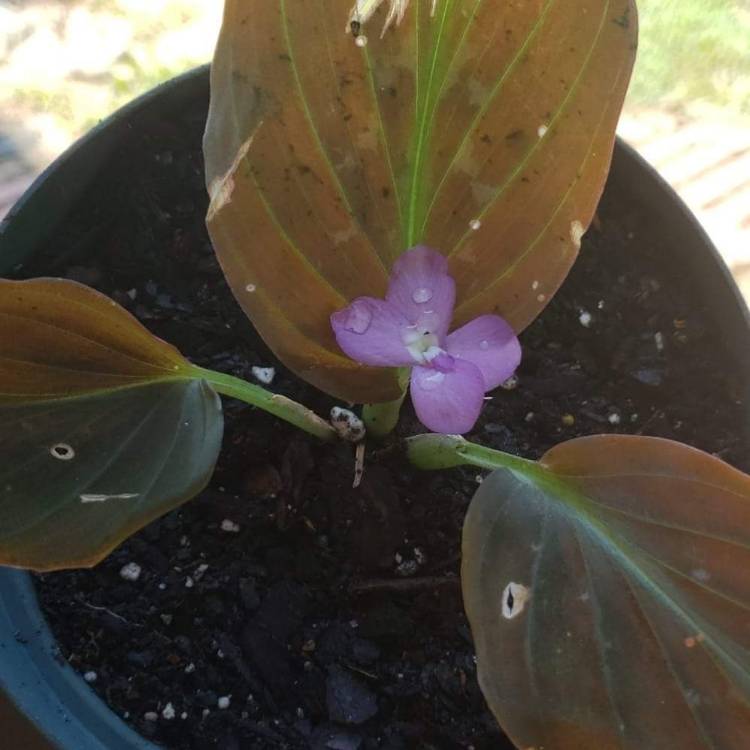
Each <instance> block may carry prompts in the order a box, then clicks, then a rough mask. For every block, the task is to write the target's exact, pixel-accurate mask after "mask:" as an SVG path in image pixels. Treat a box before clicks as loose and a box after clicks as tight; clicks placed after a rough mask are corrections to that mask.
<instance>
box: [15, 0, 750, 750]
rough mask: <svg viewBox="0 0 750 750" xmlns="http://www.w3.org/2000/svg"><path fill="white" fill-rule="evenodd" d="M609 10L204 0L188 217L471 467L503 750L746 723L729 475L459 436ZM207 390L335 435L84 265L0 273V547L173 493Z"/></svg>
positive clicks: (627, 6) (560, 271)
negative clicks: (12, 277)
mask: <svg viewBox="0 0 750 750" xmlns="http://www.w3.org/2000/svg"><path fill="white" fill-rule="evenodd" d="M636 26H637V22H636V12H635V6H634V3H633V2H632V0H566V1H565V2H563V1H562V0H526V1H525V2H516V1H515V0H507V2H506V1H505V0H503V2H490V0H437V2H433V0H411V2H408V0H357V1H356V2H355V3H354V5H353V6H352V3H351V0H320V1H318V2H309V1H307V2H301V1H300V0H274V1H273V2H270V1H268V0H262V1H261V0H227V1H226V6H225V13H224V23H223V26H222V31H221V35H220V39H219V43H218V46H217V50H216V55H215V59H214V63H213V66H212V71H211V87H212V90H211V105H210V111H209V118H208V123H207V128H206V133H205V140H204V151H205V156H206V178H207V186H208V190H209V194H210V198H211V202H210V208H209V212H208V216H207V224H208V228H209V232H210V234H211V238H212V241H213V243H214V246H215V249H216V252H217V254H218V257H219V259H220V261H221V264H222V267H223V269H224V271H225V273H226V276H227V279H228V281H229V283H230V285H231V287H232V290H233V292H234V294H235V296H236V297H237V299H238V301H239V303H240V304H241V306H242V307H243V309H244V310H245V312H246V313H247V314H248V316H249V318H250V319H251V320H252V323H253V325H254V326H255V327H256V328H257V330H258V331H259V332H260V334H261V335H262V336H263V338H264V339H265V340H266V342H267V343H268V344H269V346H270V347H271V348H272V349H273V350H274V352H275V353H276V355H277V356H278V357H279V359H280V360H281V361H282V362H284V363H285V364H286V365H287V366H288V367H289V368H290V369H291V370H292V371H294V372H295V373H296V374H297V375H299V377H301V378H304V379H305V380H308V381H309V382H310V383H312V384H314V385H316V386H317V387H319V388H321V389H322V390H324V391H326V392H327V393H329V394H330V395H332V396H334V397H336V398H338V399H341V400H343V401H348V402H354V403H360V404H364V405H365V406H364V409H363V417H364V420H365V423H366V425H367V430H368V433H369V435H370V438H371V439H373V438H375V437H381V438H385V439H388V433H389V432H390V431H391V430H392V429H393V427H394V425H395V423H396V421H397V419H398V413H399V409H400V407H401V404H402V402H403V400H404V398H405V395H406V392H407V387H408V388H410V390H411V398H412V401H413V403H414V407H415V410H416V412H417V415H418V416H419V418H420V420H421V421H422V422H423V423H424V424H425V425H426V426H427V427H428V428H429V429H431V430H433V434H426V435H417V436H413V437H411V438H409V439H408V440H407V444H406V454H407V456H408V458H409V459H410V460H411V462H412V463H413V464H414V465H415V466H416V467H419V468H421V469H442V468H449V467H451V466H457V465H461V464H470V465H473V466H478V467H482V468H485V469H490V470H492V473H491V474H490V476H489V477H488V478H487V479H486V480H485V481H484V482H483V484H482V485H481V487H480V489H479V491H478V492H477V494H476V496H475V497H474V499H473V501H472V503H471V506H470V509H469V512H468V516H467V519H466V523H465V527H464V535H463V568H462V581H463V592H464V599H465V604H466V610H467V613H468V616H469V619H470V622H471V626H472V631H473V635H474V639H475V643H476V649H477V655H478V660H479V661H478V664H479V678H480V683H481V686H482V689H483V691H484V694H485V696H486V698H487V701H488V703H489V705H490V707H491V709H492V710H493V712H494V714H495V716H496V717H497V718H498V720H499V722H500V723H501V724H502V726H503V727H504V729H505V730H506V732H507V733H508V734H509V736H510V737H511V738H512V739H513V741H514V742H515V743H516V744H517V746H518V747H519V748H524V749H525V750H529V749H530V748H535V750H542V748H544V749H545V750H552V749H554V750H593V749H594V748H596V750H609V749H612V750H615V749H617V750H631V749H632V750H635V749H636V748H638V749H639V750H640V749H641V748H649V750H662V749H664V750H666V749H667V748H669V749H670V750H671V749H672V748H676V747H679V748H680V749H681V750H699V749H703V750H707V749H709V748H710V749H716V748H722V750H743V749H744V748H746V747H747V738H748V737H750V711H749V710H748V699H749V698H750V656H749V652H748V648H750V575H748V573H747V571H748V570H750V533H749V530H750V479H749V478H748V477H747V476H746V475H744V474H742V473H740V472H739V471H737V470H735V469H733V468H731V467H730V466H728V465H726V464H724V463H722V462H721V461H719V460H718V459H716V458H713V457H711V456H708V455H706V454H704V453H701V452H699V451H697V450H694V449H692V448H689V447H686V446H682V445H678V444H676V443H672V442H669V441H664V440H658V439H655V438H644V437H625V436H596V437H590V438H583V439H578V440H574V441H571V442H569V443H564V444H562V445H559V446H557V447H556V448H554V449H552V450H551V451H549V452H548V453H547V454H546V455H545V456H543V457H542V459H541V460H539V461H536V462H535V461H529V460H526V459H522V458H519V457H517V456H512V455H508V454H504V453H500V452H498V451H494V450H491V449H488V448H484V447H482V446H480V445H477V444H474V443H471V442H469V441H467V440H465V439H464V438H462V437H460V435H459V434H456V433H466V432H469V431H470V430H471V428H472V426H473V424H474V422H475V421H476V419H477V416H478V415H479V412H480V410H481V407H482V403H483V399H484V396H485V393H486V392H487V391H489V390H491V389H493V388H495V387H496V386H497V385H498V384H500V383H501V382H502V381H503V380H505V379H506V378H508V377H509V376H510V375H511V374H512V373H513V371H514V370H515V368H516V367H517V366H518V363H519V360H520V357H521V351H520V346H519V344H518V339H517V337H516V336H517V334H518V333H519V332H520V331H521V330H522V329H523V328H524V327H525V326H526V325H528V323H529V322H530V321H532V320H533V319H534V318H535V317H536V316H537V315H538V314H539V313H540V312H541V310H542V309H543V308H544V307H545V306H546V304H547V303H548V302H549V300H550V298H551V297H552V296H553V294H554V293H555V291H556V290H557V288H558V287H559V285H560V284H561V283H562V281H563V279H564V278H565V276H566V274H567V272H568V270H569V268H570V266H571V264H572V263H573V261H574V260H575V257H576V255H577V252H578V249H579V247H580V243H581V237H582V235H583V233H584V231H585V229H586V228H587V227H588V225H589V222H590V221H591V219H592V216H593V212H594V210H595V207H596V204H597V201H598V199H599V196H600V193H601V190H602V186H603V183H604V179H605V177H606V174H607V171H608V168H609V162H610V158H611V153H612V147H613V140H614V129H615V124H616V121H617V118H618V115H619V112H620V108H621V105H622V100H623V96H624V93H625V89H626V86H627V82H628V78H629V75H630V71H631V67H632V63H633V59H634V54H635V46H636V36H637V30H636ZM218 394H222V395H225V396H231V397H234V398H239V399H242V400H244V401H246V402H248V403H250V404H253V405H254V406H256V407H258V408H261V409H265V410H267V411H270V412H271V413H273V414H276V415H277V416H279V417H280V418H282V419H285V420H287V421H288V422H290V423H292V424H294V425H296V426H298V427H300V428H301V429H303V430H306V431H307V432H309V433H311V434H313V435H315V436H316V437H317V438H320V439H322V440H337V439H339V437H338V435H339V433H338V432H337V430H335V429H334V427H333V425H332V424H331V423H329V422H327V421H326V420H324V419H322V418H320V417H317V416H316V415H315V414H313V413H312V412H310V411H309V410H308V409H306V408H305V407H304V406H302V405H300V404H296V403H294V402H291V401H289V400H288V399H285V398H283V397H282V396H279V395H275V394H273V393H270V392H269V391H267V390H264V389H263V388H260V387H259V386H256V385H251V384H249V383H245V382H243V381H241V380H238V379H236V378H233V377H231V376H228V375H225V374H221V373H216V372H212V371H208V370H205V369H202V368H199V367H196V366H195V365H192V364H191V363H190V362H188V361H187V360H186V359H185V358H184V357H182V356H181V355H180V354H179V352H177V351H176V350H175V349H174V348H173V347H171V346H170V345H168V344H166V343H165V342H163V341H160V340H158V339H156V338H154V337H153V336H152V335H151V334H149V333H148V331H146V330H145V329H144V328H143V327H142V326H141V325H140V324H139V323H138V322H137V321H136V320H135V319H133V318H132V317H131V316H130V315H129V314H128V313H127V312H125V311H124V310H122V309H121V308H120V307H118V306H117V305H116V304H115V303H114V302H112V301H111V300H109V299H107V298H106V297H104V296H102V295H100V294H99V293H97V292H95V291H93V290H91V289H89V288H87V287H84V286H81V285H79V284H75V283H73V282H69V281H63V280H56V279H35V280H31V281H2V282H0V415H1V416H2V421H3V425H4V430H3V434H2V436H0V445H2V455H3V465H2V467H1V468H0V561H2V562H3V563H4V564H7V565H15V566H23V567H28V568H33V569H36V570H49V569H57V568H65V567H74V566H88V565H93V564H95V563H96V562H98V561H99V560H101V559H102V557H104V556H105V555H106V554H107V553H108V552H109V551H110V550H111V549H112V548H113V547H115V546H116V545H117V544H119V543H120V542H121V541H122V540H123V539H124V538H125V537H127V536H128V535H129V534H131V533H133V532H135V531H136V530H137V529H139V528H141V527H142V526H144V525H145V524H146V523H148V522H149V521H150V520H151V519H153V518H155V517H157V516H159V515H161V514H163V513H165V512H166V511H168V510H170V509H171V508H174V507H176V506H177V505H179V504H180V503H182V502H185V501H186V500H187V499H189V498H190V497H192V496H193V495H195V494H196V493H197V492H199V491H200V490H201V489H202V488H203V486H204V485H205V484H206V482H207V481H208V480H209V478H210V475H211V472H212V470H213V466H214V463H215V461H216V457H217V455H218V451H219V448H220V443H221V435H222V411H221V403H220V399H219V395H218ZM500 397H502V396H500ZM341 413H342V412H340V411H339V412H337V420H336V426H337V427H338V428H340V427H341V419H340V416H341ZM357 430H359V427H357ZM352 434H353V433H352V431H351V430H350V431H349V435H350V436H351V435H352ZM360 437H361V430H360V431H359V432H358V433H357V434H356V435H355V439H357V440H358V439H359V438H360ZM396 445H398V443H396ZM360 447H361V443H360ZM360 452H361V451H360Z"/></svg>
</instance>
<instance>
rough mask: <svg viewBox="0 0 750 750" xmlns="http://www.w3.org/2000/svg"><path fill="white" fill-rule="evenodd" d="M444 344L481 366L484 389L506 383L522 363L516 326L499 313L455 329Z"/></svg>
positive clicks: (457, 355) (455, 353)
mask: <svg viewBox="0 0 750 750" xmlns="http://www.w3.org/2000/svg"><path fill="white" fill-rule="evenodd" d="M445 348H446V350H447V351H448V353H449V354H452V355H453V356H454V357H460V358H461V359H466V360H468V361H469V362H473V363H474V364H475V365H476V366H477V367H478V368H479V369H480V370H481V372H482V375H483V376H484V390H485V393H486V392H487V391H491V390H492V389H493V388H497V386H499V385H500V383H504V382H505V381H506V380H507V379H508V378H509V377H510V376H511V375H512V374H513V373H514V372H515V371H516V369H517V368H518V365H519V364H520V363H521V344H520V343H519V341H518V339H517V338H516V334H515V333H514V331H513V329H512V328H511V327H510V326H509V325H508V323H506V321H504V320H503V319H502V318H501V317H499V316H497V315H480V316H479V317H478V318H474V320H472V321H470V322H469V323H467V324H466V325H465V326H461V328H459V329H458V330H456V331H453V333H451V334H450V335H449V336H448V338H447V339H446V343H445Z"/></svg>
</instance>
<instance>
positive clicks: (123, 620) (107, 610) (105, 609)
mask: <svg viewBox="0 0 750 750" xmlns="http://www.w3.org/2000/svg"><path fill="white" fill-rule="evenodd" d="M81 604H83V606H84V607H88V608H89V609H93V610H95V611H97V612H106V613H107V614H108V615H111V616H112V617H114V618H115V619H117V620H120V621H121V622H124V623H125V624H126V625H133V623H132V622H130V620H126V619H125V618H124V617H123V616H122V615H118V614H117V613H116V612H113V611H112V610H111V609H107V608H106V607H97V606H96V605H94V604H89V603H88V602H81Z"/></svg>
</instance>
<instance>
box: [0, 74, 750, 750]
mask: <svg viewBox="0 0 750 750" xmlns="http://www.w3.org/2000/svg"><path fill="white" fill-rule="evenodd" d="M209 67H210V66H209V65H204V66H201V67H198V68H195V69H193V70H191V71H188V72H187V73H184V74H182V75H180V76H178V77H176V78H173V79H171V80H169V81H167V82H165V83H163V84H161V85H159V86H157V87H156V88H154V89H152V90H150V91H148V92H147V93H145V94H143V95H141V96H140V97H138V98H136V99H134V100H133V101H132V102H130V103H129V104H127V105H125V106H124V107H122V108H121V109H119V110H117V111H116V112H115V113H114V114H112V115H110V116H109V117H107V118H106V119H104V120H102V121H101V122H100V123H99V124H98V125H97V126H96V127H94V128H93V129H92V130H91V131H89V132H88V133H87V134H86V135H84V136H83V137H82V138H81V139H79V140H78V141H76V142H75V143H74V144H73V145H72V146H70V147H69V148H68V149H67V150H66V151H65V152H64V153H63V154H62V155H61V156H60V157H58V158H57V159H56V160H55V161H54V162H52V164H50V166H48V167H47V168H46V169H45V170H44V171H43V172H42V173H41V174H40V175H39V176H38V177H37V178H36V179H35V180H34V182H33V183H32V185H31V186H30V187H29V188H28V189H27V190H26V192H25V193H24V194H23V196H22V197H21V198H20V199H19V200H18V201H17V202H16V204H15V205H14V206H13V207H12V208H11V210H10V211H9V213H8V214H7V215H6V217H5V218H4V219H3V221H2V222H0V241H2V246H3V250H4V256H2V255H0V274H2V273H7V272H9V271H11V270H14V271H17V270H19V269H21V268H22V266H23V259H24V258H25V257H27V256H29V255H30V254H32V253H33V251H34V250H35V248H36V247H38V246H39V245H40V244H41V243H43V242H44V241H45V240H46V239H48V237H49V236H50V235H51V233H52V231H53V229H54V226H55V225H56V224H57V223H58V222H60V221H63V220H64V218H65V216H66V212H67V210H68V209H69V208H70V206H71V205H73V204H74V203H75V201H76V199H77V198H78V196H79V195H80V194H81V193H82V192H83V190H85V188H86V187H87V185H88V183H89V181H90V180H91V179H93V177H94V176H95V173H96V165H97V163H98V162H99V161H101V159H103V158H106V156H107V155H108V154H109V153H110V152H111V151H112V150H113V148H114V147H115V145H116V144H115V143H114V141H116V139H117V136H118V135H119V134H120V132H121V131H122V130H127V129H129V128H130V127H132V125H131V120H134V119H136V118H142V117H146V116H147V115H148V113H149V111H150V110H151V109H152V108H163V107H164V106H165V104H167V103H168V104H169V105H174V106H177V105H179V104H180V103H186V102H188V101H192V100H194V99H195V97H196V96H199V95H206V96H207V94H208V74H209ZM84 154H85V155H86V158H85V159H83V162H85V163H86V164H87V168H86V169H85V170H84V171H83V172H82V171H81V170H80V168H79V162H80V161H81V159H80V158H79V157H81V156H83V155H84ZM92 154H93V158H92ZM96 157H98V158H96ZM610 176H611V179H614V180H616V181H622V182H624V183H625V185H627V186H628V187H629V190H630V192H631V193H633V194H634V196H635V198H636V200H637V201H640V202H641V203H642V204H643V205H644V207H645V208H646V210H648V211H650V212H651V213H654V211H655V206H656V205H657V203H658V210H656V213H657V215H658V217H659V218H660V220H661V221H665V222H667V223H668V224H674V227H673V229H674V234H675V235H679V239H680V241H682V242H684V243H687V246H688V248H687V250H686V251H685V252H686V253H687V259H686V262H687V265H689V266H690V267H691V270H692V272H693V273H694V274H696V275H697V276H698V278H699V280H700V281H701V282H702V283H703V290H704V292H706V293H705V294H704V296H705V297H709V296H710V297H711V303H712V306H715V308H716V313H717V314H716V315H714V316H713V317H714V319H715V321H716V323H717V325H718V326H719V328H720V329H721V331H722V334H724V336H725V337H727V336H728V337H729V338H730V339H732V340H734V345H732V341H728V342H727V343H728V344H729V350H730V353H731V355H732V356H733V357H734V358H735V360H736V361H737V364H738V369H740V370H741V371H744V372H746V373H750V347H747V346H745V345H744V342H745V341H747V338H748V334H750V311H748V307H747V304H746V302H745V300H744V298H743V296H742V294H741V292H740V291H739V289H738V287H737V285H736V284H735V282H734V280H733V278H732V276H731V273H730V272H729V270H728V268H727V266H726V265H725V263H724V261H723V259H722V258H721V256H720V255H719V253H718V251H717V250H716V248H715V247H714V245H713V244H712V242H711V240H710V238H709V237H708V235H707V234H706V232H705V230H704V229H703V227H702V226H701V225H700V224H699V223H698V221H697V220H696V218H695V217H694V216H693V214H692V213H691V212H690V210H689V209H688V208H687V206H686V205H685V204H684V203H683V202H682V200H681V199H680V198H679V197H678V196H677V195H676V193H675V192H674V191H673V190H672V188H671V187H670V186H669V185H668V183H667V182H666V181H665V180H664V179H663V178H662V177H661V176H660V175H659V174H658V173H657V172H656V170H655V169H654V168H653V167H652V166H651V165H650V164H649V163H648V162H647V161H646V160H645V159H643V157H641V156H640V155H639V154H638V153H637V152H636V151H635V150H634V149H633V148H632V147H631V146H629V145H627V144H626V143H624V142H623V141H622V140H621V139H619V138H617V140H616V144H615V150H614V157H613V164H612V171H611V173H610ZM72 186H74V187H72ZM63 188H64V189H63ZM61 200H62V205H61V206H59V205H57V204H58V203H59V202H60V201H61ZM50 206H52V208H50ZM40 213H41V214H42V215H44V216H46V217H47V218H48V221H46V222H45V223H44V226H41V227H40V223H39V222H35V221H34V219H35V217H36V216H38V215H39V214H40ZM50 217H51V218H50ZM673 241H675V240H673ZM9 248H10V249H9ZM709 286H711V287H713V289H712V292H711V294H710V295H709V293H708V292H707V291H706V290H707V289H708V287H709ZM717 292H718V294H717ZM746 380H748V381H750V377H748V378H746ZM749 400H750V399H749ZM0 646H1V647H3V668H2V670H0V716H5V715H9V714H10V715H12V714H13V713H15V716H14V719H12V720H11V719H7V720H6V723H8V726H7V728H6V726H4V727H3V729H4V731H5V732H6V733H10V736H11V737H14V736H16V735H14V734H13V732H14V730H15V727H14V726H11V724H13V725H17V727H18V732H19V734H18V735H17V736H18V737H19V738H22V739H21V740H20V741H21V743H22V744H18V746H19V747H20V746H23V747H24V748H28V749H29V750H52V749H53V748H60V749H61V750H62V749H66V750H67V749H70V750H159V749H158V747H157V746H156V745H154V744H153V743H151V742H149V741H148V740H146V739H144V738H143V737H141V736H140V735H139V734H137V733H136V732H135V730H133V729H131V728H130V727H129V726H128V725H127V724H125V722H124V721H123V720H122V719H120V718H119V716H117V715H116V714H115V713H114V711H112V710H111V709H110V708H109V707H108V706H107V705H106V704H105V703H104V701H102V700H101V699H100V698H99V697H98V696H97V695H96V693H95V692H94V691H93V690H92V689H91V688H90V687H89V686H88V685H87V684H86V683H85V681H84V680H83V678H82V677H81V676H80V675H79V674H78V672H76V671H75V670H74V669H73V668H72V667H71V666H70V665H69V664H68V663H67V661H66V660H65V659H64V658H63V657H62V656H61V654H60V650H59V647H58V646H57V643H56V641H55V638H54V636H53V635H52V632H51V630H50V629H49V626H48V625H47V622H46V620H45V618H44V615H43V614H42V612H41V610H40V608H39V604H38V601H37V597H36V592H35V589H34V585H33V579H32V577H31V575H30V574H29V573H27V572H24V571H20V570H14V569H11V568H2V567H0ZM6 736H7V735H6Z"/></svg>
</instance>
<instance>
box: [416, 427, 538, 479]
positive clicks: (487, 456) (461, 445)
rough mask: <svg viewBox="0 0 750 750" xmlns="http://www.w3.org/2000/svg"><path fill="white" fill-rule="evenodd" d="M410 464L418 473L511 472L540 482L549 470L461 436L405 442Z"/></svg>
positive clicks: (421, 437) (429, 436)
mask: <svg viewBox="0 0 750 750" xmlns="http://www.w3.org/2000/svg"><path fill="white" fill-rule="evenodd" d="M406 453H407V456H408V458H409V461H411V463H412V464H413V465H414V466H416V467H417V468H418V469H450V468H453V467H455V466H467V465H470V466H478V467H479V468H481V469H492V470H494V469H511V470H512V471H515V472H517V473H519V474H522V475H523V476H526V477H529V478H532V477H533V478H535V479H539V478H540V477H541V476H543V475H544V473H546V470H545V469H544V467H543V466H541V465H540V464H539V463H537V462H536V461H531V460H529V459H527V458H521V457H520V456H513V455H511V454H510V453H503V452H502V451H497V450H494V449H492V448H485V447H484V446H482V445H477V444H476V443H470V442H469V441H468V440H466V439H464V438H462V437H461V436H460V435H441V434H437V433H434V434H426V435H415V436H414V437H411V438H408V439H407V441H406Z"/></svg>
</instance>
